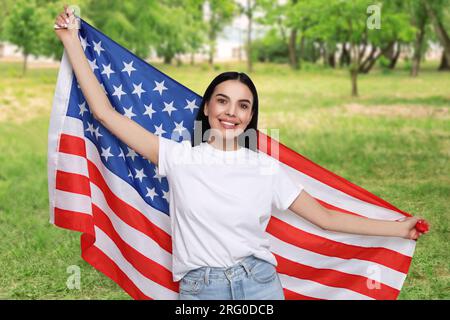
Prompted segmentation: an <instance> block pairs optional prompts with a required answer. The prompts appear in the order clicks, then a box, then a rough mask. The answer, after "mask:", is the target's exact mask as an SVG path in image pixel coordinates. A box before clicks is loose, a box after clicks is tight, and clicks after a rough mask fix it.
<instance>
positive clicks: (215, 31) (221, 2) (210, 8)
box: [205, 0, 237, 65]
mask: <svg viewBox="0 0 450 320" xmlns="http://www.w3.org/2000/svg"><path fill="white" fill-rule="evenodd" d="M205 4H206V6H207V14H206V21H207V25H208V45H209V52H208V55H209V58H208V62H209V64H210V65H212V64H213V62H214V53H215V51H216V42H217V36H218V35H219V33H220V32H222V30H223V29H224V28H225V26H226V25H227V24H229V23H230V22H231V21H232V19H233V18H234V16H235V14H236V13H237V6H236V4H235V3H234V2H233V1H229V0H207V1H205Z"/></svg>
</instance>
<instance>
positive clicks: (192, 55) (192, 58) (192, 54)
mask: <svg viewBox="0 0 450 320" xmlns="http://www.w3.org/2000/svg"><path fill="white" fill-rule="evenodd" d="M194 60H195V58H194V52H191V66H193V65H194Z"/></svg>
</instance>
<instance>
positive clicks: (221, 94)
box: [216, 93, 251, 104]
mask: <svg viewBox="0 0 450 320" xmlns="http://www.w3.org/2000/svg"><path fill="white" fill-rule="evenodd" d="M217 96H223V97H225V98H227V99H228V100H230V97H229V96H227V95H225V94H223V93H218V94H216V97H217ZM239 101H245V102H248V103H250V104H251V102H250V100H248V99H240V100H239Z"/></svg>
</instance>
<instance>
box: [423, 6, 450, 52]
mask: <svg viewBox="0 0 450 320" xmlns="http://www.w3.org/2000/svg"><path fill="white" fill-rule="evenodd" d="M422 2H423V4H424V5H425V8H426V9H427V13H428V16H429V17H430V18H431V21H432V22H433V26H434V30H435V31H436V35H437V37H438V39H439V41H440V42H441V45H442V47H444V54H445V58H446V59H447V61H450V37H449V35H448V33H447V31H446V30H445V28H444V26H443V24H442V21H440V20H439V17H438V16H437V15H436V13H435V12H434V10H433V8H431V6H430V4H429V3H428V1H427V0H423V1H422Z"/></svg>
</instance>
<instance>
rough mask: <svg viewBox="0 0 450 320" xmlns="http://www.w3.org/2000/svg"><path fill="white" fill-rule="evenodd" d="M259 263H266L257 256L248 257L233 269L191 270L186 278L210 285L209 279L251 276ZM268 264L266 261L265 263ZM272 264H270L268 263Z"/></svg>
mask: <svg viewBox="0 0 450 320" xmlns="http://www.w3.org/2000/svg"><path fill="white" fill-rule="evenodd" d="M259 261H264V260H262V259H259V258H256V257H255V256H253V255H251V256H247V257H245V258H244V259H243V260H241V261H240V262H238V263H236V264H234V265H232V266H231V267H201V268H197V269H193V270H190V271H189V272H188V273H187V274H186V275H185V277H187V278H196V279H199V278H200V279H201V278H204V279H205V281H206V282H207V283H208V279H211V278H212V279H220V278H223V279H229V280H231V278H235V277H238V276H240V275H241V274H243V273H247V274H248V275H249V274H250V270H251V268H252V267H253V266H254V265H255V264H256V263H257V262H259ZM264 262H266V261H264ZM267 263H270V262H267Z"/></svg>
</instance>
